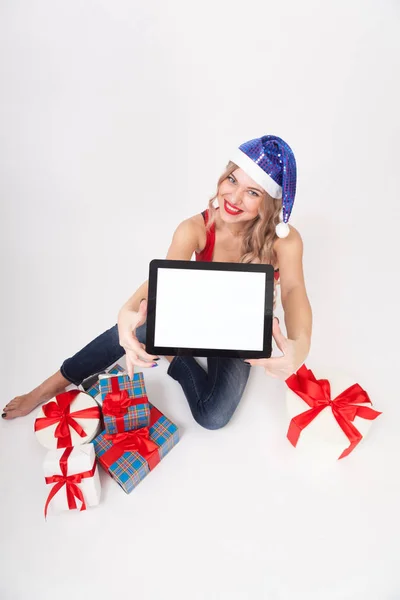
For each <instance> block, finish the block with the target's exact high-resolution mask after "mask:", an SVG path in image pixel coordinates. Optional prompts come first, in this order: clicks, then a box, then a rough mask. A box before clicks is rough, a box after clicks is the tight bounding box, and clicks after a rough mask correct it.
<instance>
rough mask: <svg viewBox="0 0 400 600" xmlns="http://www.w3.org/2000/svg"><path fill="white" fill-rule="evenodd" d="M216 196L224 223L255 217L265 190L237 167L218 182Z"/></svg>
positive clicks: (238, 221)
mask: <svg viewBox="0 0 400 600" xmlns="http://www.w3.org/2000/svg"><path fill="white" fill-rule="evenodd" d="M217 198H218V204H219V208H220V210H219V213H220V217H221V219H222V220H223V221H225V222H226V223H240V222H244V221H251V220H253V219H255V218H256V217H257V215H258V214H259V208H260V205H261V203H262V201H263V200H264V199H265V198H266V192H265V191H264V190H263V189H262V187H261V186H260V185H258V183H256V182H255V181H254V180H253V179H251V177H249V176H248V175H247V174H246V173H245V172H244V171H243V170H242V169H239V168H237V169H235V170H234V171H233V172H232V173H231V174H230V175H228V176H227V178H226V179H224V180H223V181H222V182H221V183H220V185H219V188H218V196H217Z"/></svg>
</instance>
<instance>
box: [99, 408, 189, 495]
mask: <svg viewBox="0 0 400 600" xmlns="http://www.w3.org/2000/svg"><path fill="white" fill-rule="evenodd" d="M150 409H151V410H150V427H148V428H147V427H145V428H142V429H137V430H134V431H130V432H125V433H118V434H115V435H108V434H106V432H105V431H103V432H102V433H101V434H100V435H99V436H97V438H95V440H94V441H93V444H94V447H95V451H96V456H97V459H98V461H99V463H100V464H101V466H102V467H103V468H104V469H105V470H106V471H108V472H109V474H110V475H111V477H112V478H113V479H115V481H116V482H117V483H119V485H120V486H121V487H122V489H123V490H124V491H125V492H126V493H127V494H129V493H130V492H131V491H132V490H133V489H134V488H135V487H136V486H137V485H138V484H139V483H140V482H141V481H142V479H144V478H145V477H146V475H147V474H148V473H149V472H150V471H151V470H152V469H153V468H154V467H155V466H156V465H157V464H158V463H159V461H160V460H161V459H162V458H164V456H165V455H166V454H168V452H169V451H170V450H171V448H173V447H174V446H175V445H176V444H177V443H178V441H179V430H178V428H177V426H176V425H174V423H172V422H171V421H170V420H169V419H167V417H165V416H164V415H163V414H162V413H161V412H160V411H159V410H158V409H157V408H155V407H154V406H152V405H151V404H150ZM141 434H143V437H144V438H146V439H145V441H144V442H143V444H144V445H146V444H148V442H149V440H150V443H151V442H153V445H155V449H154V450H151V449H150V454H151V455H150V457H148V459H147V460H146V459H145V458H144V457H143V455H142V454H141V452H138V451H137V450H133V449H129V448H128V446H129V445H130V444H131V442H130V440H129V438H131V439H132V438H133V439H134V438H135V436H141ZM118 438H120V439H122V441H121V443H116V444H113V440H116V441H118ZM123 438H125V440H126V441H124V439H123ZM133 445H135V444H134V443H133Z"/></svg>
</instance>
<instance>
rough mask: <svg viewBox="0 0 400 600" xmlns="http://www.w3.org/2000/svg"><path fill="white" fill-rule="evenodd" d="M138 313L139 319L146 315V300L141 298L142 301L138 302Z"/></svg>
mask: <svg viewBox="0 0 400 600" xmlns="http://www.w3.org/2000/svg"><path fill="white" fill-rule="evenodd" d="M138 313H139V315H140V316H141V317H146V315H147V299H146V298H142V300H141V301H140V304H139V310H138Z"/></svg>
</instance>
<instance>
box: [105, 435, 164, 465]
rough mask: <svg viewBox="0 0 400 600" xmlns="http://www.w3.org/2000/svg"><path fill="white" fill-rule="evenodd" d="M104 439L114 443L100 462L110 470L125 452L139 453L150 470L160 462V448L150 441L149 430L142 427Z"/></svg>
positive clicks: (107, 436)
mask: <svg viewBox="0 0 400 600" xmlns="http://www.w3.org/2000/svg"><path fill="white" fill-rule="evenodd" d="M104 439H105V440H108V441H110V442H111V443H112V447H111V448H109V450H107V451H106V452H105V453H104V454H103V455H102V456H100V457H99V460H100V462H101V463H102V464H103V465H104V466H105V467H106V468H107V469H109V468H110V467H111V465H112V464H113V463H115V461H117V460H118V459H119V458H120V457H121V456H122V455H123V453H124V452H138V454H140V455H141V456H142V457H143V458H144V459H145V460H146V462H147V463H148V465H149V468H150V470H151V469H153V468H154V467H155V466H156V465H157V464H158V463H159V462H160V455H159V452H158V446H157V444H156V443H155V442H153V440H151V439H150V434H149V428H148V427H142V428H141V429H134V430H133V431H125V432H124V433H116V434H114V435H108V434H104Z"/></svg>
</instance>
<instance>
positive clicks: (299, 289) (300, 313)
mask: <svg viewBox="0 0 400 600" xmlns="http://www.w3.org/2000/svg"><path fill="white" fill-rule="evenodd" d="M275 251H276V255H277V261H278V265H279V273H280V283H281V300H282V306H283V310H284V314H285V324H286V331H287V335H288V337H287V338H286V337H285V336H284V335H283V334H282V332H281V330H280V327H279V323H278V321H277V319H274V323H273V329H272V333H273V336H274V340H275V342H276V344H277V346H278V348H279V350H280V351H281V352H282V354H283V356H279V357H276V358H275V357H274V358H260V359H255V360H248V361H246V362H248V363H249V364H251V365H253V366H262V367H264V368H265V371H266V373H267V374H268V375H271V376H272V377H277V378H279V379H287V378H288V377H290V375H292V373H294V372H296V371H297V369H298V368H299V367H300V366H301V365H302V364H303V362H304V361H305V359H306V358H307V355H308V352H309V350H310V343H311V328H312V314H311V306H310V303H309V301H308V298H307V292H306V287H305V283H304V275H303V264H302V259H303V243H302V240H301V237H300V234H299V233H298V231H297V230H296V229H294V228H293V227H290V234H289V235H288V237H287V238H282V239H278V240H277V241H276V243H275Z"/></svg>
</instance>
